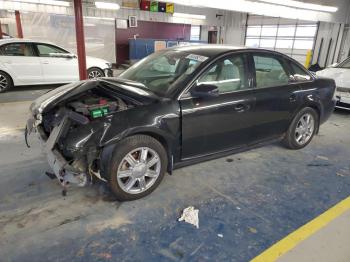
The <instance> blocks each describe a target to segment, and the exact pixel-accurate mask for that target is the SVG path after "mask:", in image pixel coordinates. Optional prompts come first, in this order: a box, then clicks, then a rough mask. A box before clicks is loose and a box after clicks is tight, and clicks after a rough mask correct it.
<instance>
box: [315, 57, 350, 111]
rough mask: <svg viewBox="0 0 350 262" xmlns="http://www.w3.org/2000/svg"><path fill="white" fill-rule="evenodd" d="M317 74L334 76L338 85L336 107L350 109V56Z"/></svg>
mask: <svg viewBox="0 0 350 262" xmlns="http://www.w3.org/2000/svg"><path fill="white" fill-rule="evenodd" d="M316 75H317V76H321V77H328V78H333V79H334V80H335V83H336V85H337V89H336V92H335V95H336V99H337V104H336V107H338V108H343V109H349V110H350V57H348V58H347V59H345V60H344V61H343V62H341V63H339V64H334V65H332V66H330V67H327V68H326V69H323V70H321V71H318V72H316Z"/></svg>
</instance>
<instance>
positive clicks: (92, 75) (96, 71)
mask: <svg viewBox="0 0 350 262" xmlns="http://www.w3.org/2000/svg"><path fill="white" fill-rule="evenodd" d="M87 73H88V78H89V79H96V78H99V77H104V76H105V73H104V72H103V70H101V69H100V68H97V67H92V68H89V69H88V71H87Z"/></svg>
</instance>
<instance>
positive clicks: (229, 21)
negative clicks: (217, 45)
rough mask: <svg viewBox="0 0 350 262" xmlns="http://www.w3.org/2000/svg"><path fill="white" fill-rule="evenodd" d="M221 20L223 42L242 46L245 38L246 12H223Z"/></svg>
mask: <svg viewBox="0 0 350 262" xmlns="http://www.w3.org/2000/svg"><path fill="white" fill-rule="evenodd" d="M223 20H224V21H223V30H222V37H223V43H224V44H230V45H237V46H243V45H244V40H245V29H246V22H247V14H246V13H237V12H225V13H224V16H223Z"/></svg>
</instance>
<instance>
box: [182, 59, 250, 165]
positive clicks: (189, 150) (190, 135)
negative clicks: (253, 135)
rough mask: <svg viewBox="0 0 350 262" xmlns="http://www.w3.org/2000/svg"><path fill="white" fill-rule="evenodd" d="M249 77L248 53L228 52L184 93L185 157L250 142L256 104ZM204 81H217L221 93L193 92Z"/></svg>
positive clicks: (183, 128) (183, 142)
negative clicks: (203, 95) (200, 94)
mask: <svg viewBox="0 0 350 262" xmlns="http://www.w3.org/2000/svg"><path fill="white" fill-rule="evenodd" d="M249 78H250V76H249V72H248V65H247V59H246V55H245V54H244V53H241V54H232V55H228V56H226V57H224V58H221V59H219V60H218V61H216V62H214V63H213V64H212V65H211V66H210V67H209V68H208V69H207V70H206V71H205V72H204V73H203V74H202V75H201V76H199V78H198V79H197V80H196V82H195V84H194V85H193V86H192V87H191V88H190V89H189V91H188V92H186V93H185V94H183V95H182V97H181V98H180V106H181V114H182V118H181V121H182V158H183V159H186V158H192V157H196V156H201V155H207V154H211V153H216V152H220V151H224V150H228V149H231V148H235V147H241V146H244V145H245V144H247V143H248V142H249V139H250V132H251V128H252V127H253V125H254V116H253V114H252V112H253V110H254V105H255V97H254V95H253V93H252V91H253V90H251V89H250V84H249V83H250V81H249V80H248V79H249ZM201 85H215V86H216V87H217V88H218V95H217V96H208V97H197V96H196V95H193V92H192V91H191V90H193V89H194V88H195V87H196V86H199V87H200V86H201ZM191 92H192V93H191Z"/></svg>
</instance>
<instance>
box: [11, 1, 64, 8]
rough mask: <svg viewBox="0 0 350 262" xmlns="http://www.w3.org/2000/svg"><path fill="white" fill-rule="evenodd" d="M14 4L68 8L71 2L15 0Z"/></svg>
mask: <svg viewBox="0 0 350 262" xmlns="http://www.w3.org/2000/svg"><path fill="white" fill-rule="evenodd" d="M14 2H22V3H31V4H42V5H57V6H66V7H68V6H69V5H70V4H69V2H67V1H58V0H14Z"/></svg>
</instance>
